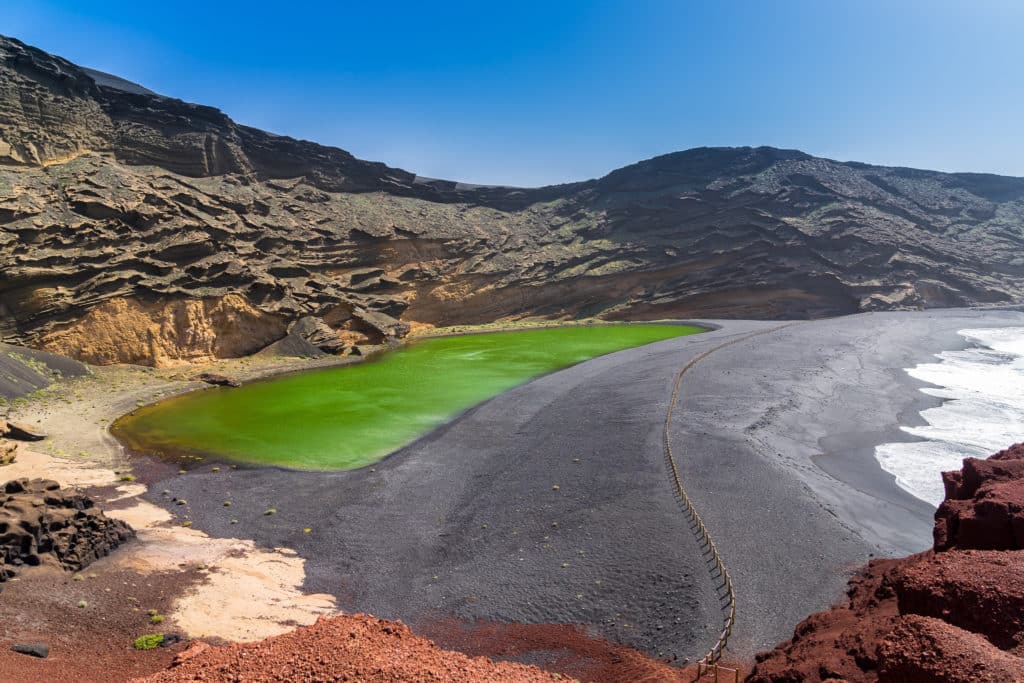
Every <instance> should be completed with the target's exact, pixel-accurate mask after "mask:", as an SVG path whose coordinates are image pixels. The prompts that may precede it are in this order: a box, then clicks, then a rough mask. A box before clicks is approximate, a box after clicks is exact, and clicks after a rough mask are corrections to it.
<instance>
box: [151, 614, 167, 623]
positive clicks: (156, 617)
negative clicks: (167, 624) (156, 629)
mask: <svg viewBox="0 0 1024 683" xmlns="http://www.w3.org/2000/svg"><path fill="white" fill-rule="evenodd" d="M149 623H151V624H153V625H154V626H156V625H157V624H162V623H164V615H162V614H154V615H153V616H151V617H150V618H149Z"/></svg>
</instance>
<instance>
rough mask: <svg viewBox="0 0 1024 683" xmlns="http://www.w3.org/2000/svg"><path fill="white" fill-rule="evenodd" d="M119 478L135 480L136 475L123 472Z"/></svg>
mask: <svg viewBox="0 0 1024 683" xmlns="http://www.w3.org/2000/svg"><path fill="white" fill-rule="evenodd" d="M117 480H118V481H135V475H134V474H122V475H121V476H120V477H118V478H117Z"/></svg>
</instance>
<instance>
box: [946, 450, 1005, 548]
mask: <svg viewBox="0 0 1024 683" xmlns="http://www.w3.org/2000/svg"><path fill="white" fill-rule="evenodd" d="M942 480H943V483H944V484H945V486H946V500H944V501H943V502H942V505H940V506H939V509H938V512H936V513H935V532H934V533H935V549H936V550H949V549H951V548H979V549H991V550H1022V549H1024V444H1018V445H1016V446H1013V447H1011V448H1008V449H1006V450H1005V451H1000V452H999V453H996V454H995V455H993V456H992V457H991V458H989V459H987V460H978V459H976V458H967V459H965V460H964V467H963V469H962V470H961V471H959V472H943V474H942Z"/></svg>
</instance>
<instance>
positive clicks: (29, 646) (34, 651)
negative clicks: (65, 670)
mask: <svg viewBox="0 0 1024 683" xmlns="http://www.w3.org/2000/svg"><path fill="white" fill-rule="evenodd" d="M11 651H12V652H17V653H19V654H23V655H29V656H31V657H38V658H40V659H46V658H47V657H49V656H50V646H49V645H47V644H46V643H15V644H14V645H11Z"/></svg>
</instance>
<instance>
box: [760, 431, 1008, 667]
mask: <svg viewBox="0 0 1024 683" xmlns="http://www.w3.org/2000/svg"><path fill="white" fill-rule="evenodd" d="M943 479H944V481H945V482H946V494H947V498H946V501H945V502H944V503H943V504H942V506H940V508H939V510H938V511H937V512H936V529H935V549H934V550H933V551H929V552H927V553H921V554H919V555H915V556H912V557H908V558H905V559H901V560H883V561H875V562H871V563H870V564H869V565H868V566H867V568H866V569H865V570H863V572H862V573H861V574H860V575H859V576H858V577H856V578H855V579H854V580H852V581H851V582H850V591H849V601H848V602H847V603H846V604H843V605H838V606H836V607H833V608H832V609H831V610H829V611H827V612H821V613H819V614H815V615H812V616H811V617H809V618H808V619H807V620H805V621H804V622H802V623H801V624H800V625H799V626H798V627H797V629H796V632H795V634H794V636H793V639H792V640H791V641H789V642H787V643H783V644H781V645H779V646H778V647H777V648H775V649H774V650H772V651H770V652H766V653H763V654H761V655H758V664H757V666H756V668H755V669H754V671H753V673H752V674H751V676H750V677H749V678H748V681H756V682H758V683H769V682H771V683H803V682H808V683H819V682H821V681H826V680H829V679H837V678H838V679H844V680H847V681H850V682H851V683H857V682H874V681H880V682H882V683H930V682H935V681H946V682H948V683H960V682H964V683H966V682H967V681H993V682H994V681H1024V549H1020V546H1019V545H1017V540H1016V539H1017V536H1016V535H1015V534H1016V532H1015V526H1014V524H1015V523H1014V521H1013V520H1016V519H1018V517H1019V514H1020V508H1019V507H1018V506H1017V503H1016V502H1015V501H1016V500H1017V498H1016V495H1017V493H1016V492H1017V491H1018V490H1020V489H1021V488H1024V444H1021V445H1017V446H1014V447H1012V448H1010V449H1007V450H1005V451H1001V452H1000V453H997V454H996V455H993V456H992V457H990V458H988V459H987V460H978V459H974V458H967V459H965V460H964V467H963V469H962V470H961V471H959V472H946V473H944V474H943ZM978 547H982V548H993V547H996V548H1001V549H1000V550H977V549H975V548H978Z"/></svg>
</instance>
